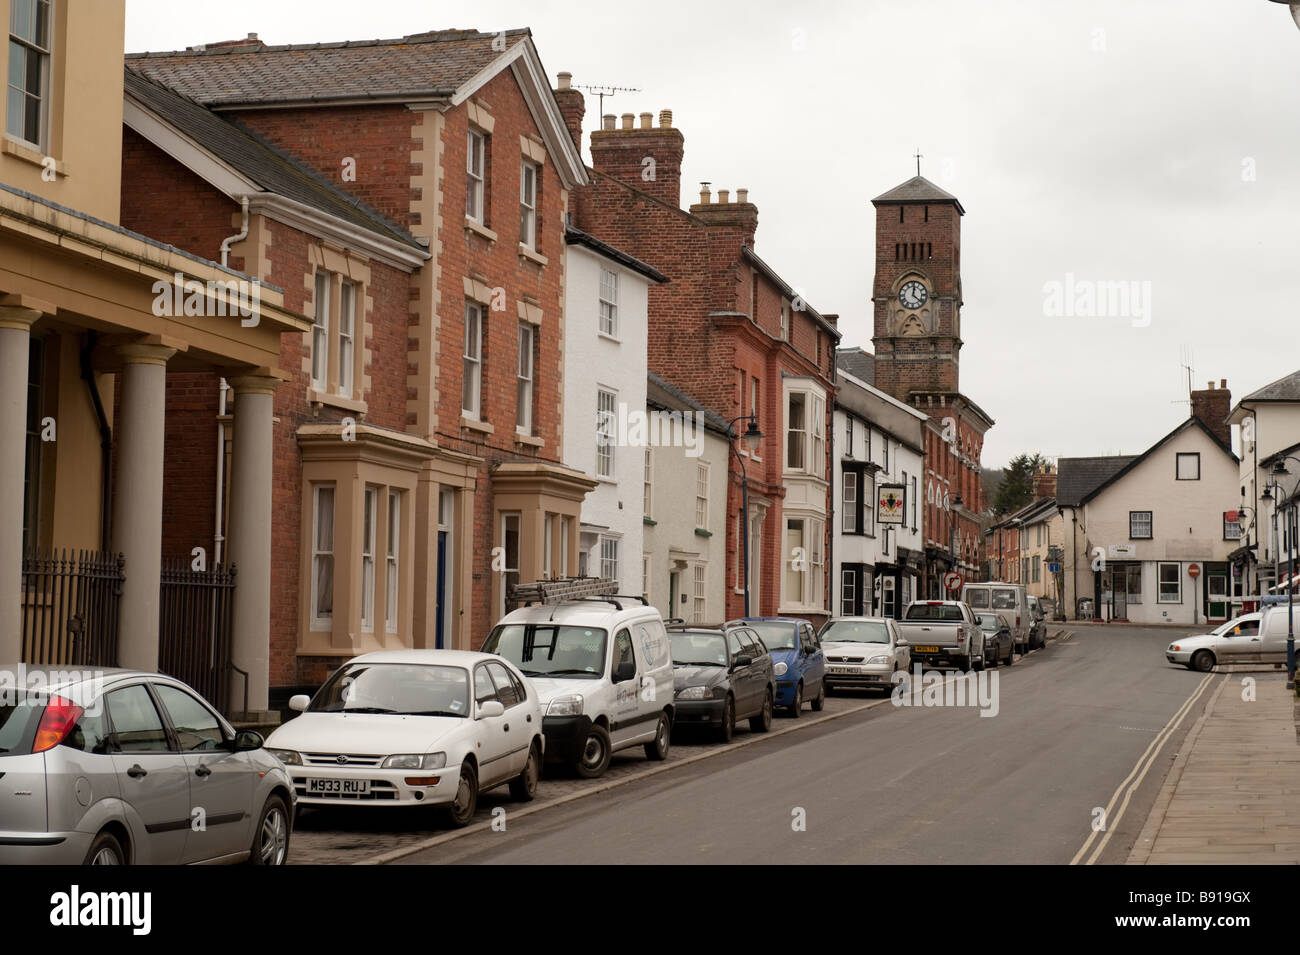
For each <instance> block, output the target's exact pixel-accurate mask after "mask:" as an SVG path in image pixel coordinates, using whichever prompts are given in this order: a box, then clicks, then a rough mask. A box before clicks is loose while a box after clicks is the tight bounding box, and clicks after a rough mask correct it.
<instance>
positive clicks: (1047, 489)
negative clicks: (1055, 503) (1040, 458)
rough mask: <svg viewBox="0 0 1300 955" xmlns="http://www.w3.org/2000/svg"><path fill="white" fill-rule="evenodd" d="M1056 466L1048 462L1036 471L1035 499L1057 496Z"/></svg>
mask: <svg viewBox="0 0 1300 955" xmlns="http://www.w3.org/2000/svg"><path fill="white" fill-rule="evenodd" d="M1056 477H1057V475H1056V466H1055V465H1054V464H1051V463H1048V464H1044V465H1043V466H1042V467H1041V468H1039V469H1038V470H1037V471H1035V472H1034V500H1036V501H1037V500H1040V499H1041V498H1045V497H1056Z"/></svg>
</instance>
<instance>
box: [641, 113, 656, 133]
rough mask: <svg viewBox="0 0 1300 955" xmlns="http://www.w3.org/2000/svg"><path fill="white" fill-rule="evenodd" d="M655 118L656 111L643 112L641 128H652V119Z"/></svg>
mask: <svg viewBox="0 0 1300 955" xmlns="http://www.w3.org/2000/svg"><path fill="white" fill-rule="evenodd" d="M653 119H654V113H642V114H641V128H642V129H650V128H651V125H650V121H651V120H653Z"/></svg>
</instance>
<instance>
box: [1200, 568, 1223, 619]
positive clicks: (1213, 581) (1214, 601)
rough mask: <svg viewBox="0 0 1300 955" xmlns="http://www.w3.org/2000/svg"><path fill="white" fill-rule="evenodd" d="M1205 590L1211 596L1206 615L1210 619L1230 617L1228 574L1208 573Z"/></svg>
mask: <svg viewBox="0 0 1300 955" xmlns="http://www.w3.org/2000/svg"><path fill="white" fill-rule="evenodd" d="M1205 592H1206V594H1207V595H1208V597H1209V610H1208V611H1207V612H1206V616H1207V617H1208V618H1209V619H1210V620H1227V619H1228V607H1229V603H1228V575H1227V574H1224V573H1217V572H1216V573H1213V574H1207V575H1206V577H1205Z"/></svg>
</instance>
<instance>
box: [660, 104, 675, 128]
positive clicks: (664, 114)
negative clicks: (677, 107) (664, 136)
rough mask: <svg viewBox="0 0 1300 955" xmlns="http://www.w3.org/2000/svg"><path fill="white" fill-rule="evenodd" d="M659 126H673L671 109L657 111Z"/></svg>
mask: <svg viewBox="0 0 1300 955" xmlns="http://www.w3.org/2000/svg"><path fill="white" fill-rule="evenodd" d="M659 128H660V129H672V128H673V111H672V110H671V109H661V110H660V111H659Z"/></svg>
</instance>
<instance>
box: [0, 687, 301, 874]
mask: <svg viewBox="0 0 1300 955" xmlns="http://www.w3.org/2000/svg"><path fill="white" fill-rule="evenodd" d="M0 673H4V674H7V675H8V676H9V680H8V681H7V685H5V686H0V865H33V864H55V865H80V864H82V863H86V864H93V865H124V864H132V863H137V864H159V863H161V864H167V865H175V864H178V863H187V862H238V861H245V860H246V861H249V862H252V863H254V864H261V865H283V864H284V863H285V860H286V858H287V856H288V853H289V837H290V835H291V832H292V820H293V803H294V796H293V784H292V782H291V781H290V779H289V775H288V773H287V772H286V771H285V769H284V767H283V766H282V765H281V764H280V762H279V760H277V759H276V758H275V757H274V756H272V755H271V754H270V753H269V752H267V751H266V750H265V749H263V748H262V737H261V736H259V735H258V734H257V733H254V732H252V731H244V732H236V731H235V730H234V729H233V728H232V727H231V726H230V724H229V723H227V722H226V721H225V720H224V719H223V718H222V717H221V716H220V714H218V713H217V712H216V711H215V710H214V709H212V707H211V706H209V705H208V704H207V702H206V701H204V700H203V698H202V697H200V696H199V695H198V694H197V693H195V692H194V691H193V690H192V689H190V688H189V687H188V686H186V685H185V684H184V683H181V682H180V681H179V680H174V679H172V678H171V677H167V676H163V675H161V674H158V673H145V672H140V671H136V670H91V669H86V670H83V671H67V670H63V671H59V670H53V669H45V668H37V667H26V666H9V667H0ZM15 673H16V674H18V675H19V679H18V680H16V681H15V680H13V679H12V677H13V674H15Z"/></svg>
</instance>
